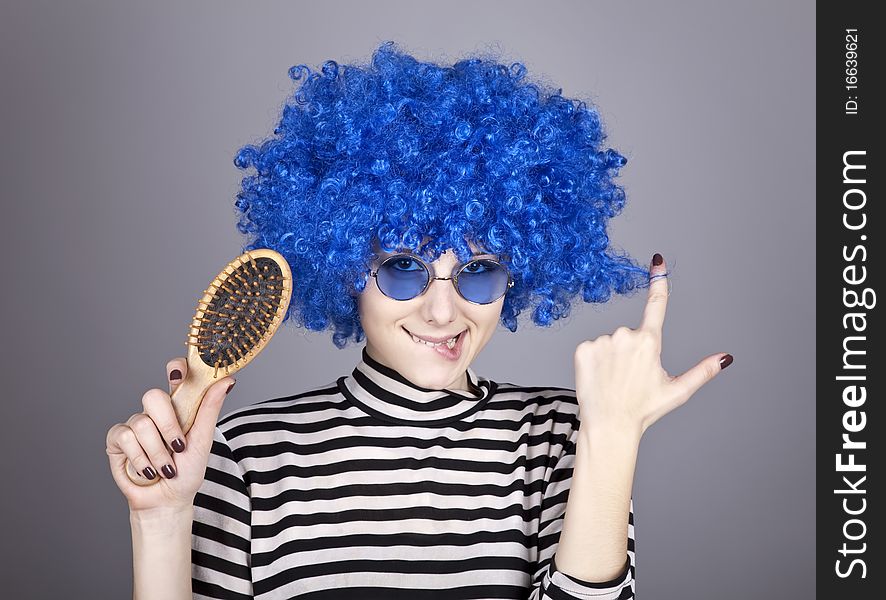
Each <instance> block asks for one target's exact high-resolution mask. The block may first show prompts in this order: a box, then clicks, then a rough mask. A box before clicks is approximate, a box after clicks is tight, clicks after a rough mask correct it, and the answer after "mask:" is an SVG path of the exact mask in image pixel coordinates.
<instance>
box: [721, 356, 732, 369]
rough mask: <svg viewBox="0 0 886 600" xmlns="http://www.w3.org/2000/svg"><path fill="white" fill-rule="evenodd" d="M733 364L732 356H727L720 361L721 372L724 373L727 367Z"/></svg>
mask: <svg viewBox="0 0 886 600" xmlns="http://www.w3.org/2000/svg"><path fill="white" fill-rule="evenodd" d="M731 364H732V355H731V354H727V355H726V356H724V357H723V358H721V359H720V370H721V371H722V370H723V369H725V368H726V367H728V366H729V365H731Z"/></svg>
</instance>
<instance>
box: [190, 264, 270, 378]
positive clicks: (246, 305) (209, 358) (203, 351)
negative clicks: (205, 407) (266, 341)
mask: <svg viewBox="0 0 886 600" xmlns="http://www.w3.org/2000/svg"><path fill="white" fill-rule="evenodd" d="M235 262H236V263H237V264H236V265H235V264H234V263H232V264H231V265H230V266H229V269H226V270H225V271H224V276H220V278H216V279H215V281H213V282H212V284H211V285H210V286H209V289H208V290H206V293H207V294H209V295H210V296H211V300H210V301H209V302H205V301H203V300H201V301H200V302H199V303H198V304H197V318H195V319H194V323H193V324H192V326H191V331H190V333H189V335H188V341H187V342H186V344H187V345H192V346H196V347H197V351H198V353H199V354H200V358H201V359H202V360H203V362H204V363H206V364H207V365H210V366H214V367H215V376H218V372H219V369H222V368H223V369H224V370H225V374H226V375H227V374H228V367H230V366H231V365H233V364H235V363H237V362H238V361H240V360H242V359H244V358H245V357H247V356H251V355H252V350H253V349H254V348H255V347H256V346H257V345H258V344H259V343H260V342H261V341H262V339H263V338H264V337H265V335H266V334H267V333H268V331H269V329H270V327H271V324H272V322H273V321H274V318H275V317H276V316H277V313H278V312H279V310H280V309H281V308H285V307H281V306H280V305H281V303H282V299H283V291H284V289H285V287H284V286H285V280H284V277H283V273H282V271H281V270H280V267H279V265H278V264H277V263H276V262H275V261H273V260H272V259H270V258H265V257H259V258H252V257H250V260H249V261H248V262H243V261H240V260H239V259H238V260H237V261H235Z"/></svg>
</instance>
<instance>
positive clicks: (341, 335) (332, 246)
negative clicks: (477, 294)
mask: <svg viewBox="0 0 886 600" xmlns="http://www.w3.org/2000/svg"><path fill="white" fill-rule="evenodd" d="M289 76H290V77H291V78H292V79H293V80H294V81H299V80H302V83H301V86H299V88H298V89H297V90H296V91H295V93H294V95H293V97H292V99H291V100H290V99H287V102H286V103H285V104H284V106H283V111H282V118H281V119H280V122H279V125H277V127H276V129H274V136H273V137H271V138H269V139H267V140H264V141H262V142H261V143H259V144H249V145H246V146H244V147H242V148H241V149H240V150H239V151H238V152H237V155H236V157H235V159H234V164H235V165H236V166H237V167H239V168H240V169H248V168H254V169H255V173H254V174H250V175H247V176H245V177H244V178H243V180H242V184H241V189H240V191H239V192H238V194H237V200H236V202H235V206H236V208H237V213H238V218H239V222H238V224H237V228H238V229H239V231H240V232H241V233H243V234H245V235H247V237H248V243H247V244H246V245H244V247H243V250H244V251H245V250H252V249H255V248H272V249H274V250H276V251H278V252H280V253H281V254H282V255H283V256H284V257H285V258H286V259H287V260H288V261H289V264H290V266H291V268H292V274H293V281H294V286H293V288H294V289H293V292H292V301H291V303H290V306H289V309H288V312H287V314H286V317H285V319H284V322H285V321H289V320H294V321H295V322H296V324H297V325H299V326H301V327H305V328H307V329H310V330H313V331H323V330H326V329H330V328H331V329H333V335H332V341H333V343H334V344H335V345H336V347H338V348H343V347H345V346H346V345H347V343H348V340H349V339H351V338H353V339H354V341H356V342H360V341H362V340H363V338H364V332H363V328H362V327H361V325H360V321H359V317H358V314H357V295H358V294H359V293H360V292H362V291H363V289H364V288H365V286H366V284H367V280H368V271H369V265H370V263H371V261H372V259H373V258H374V256H375V255H374V252H373V245H374V244H377V245H378V246H379V247H381V248H382V249H383V250H384V251H386V252H393V251H396V250H409V251H412V252H414V253H415V254H416V255H418V256H421V257H422V258H424V259H425V260H427V261H429V262H432V261H434V260H436V259H437V258H438V257H439V255H440V254H441V253H443V252H445V251H446V249H448V248H452V249H453V251H454V252H455V254H456V256H457V258H458V259H459V261H462V262H463V261H466V260H468V259H469V257H470V256H471V255H472V251H471V248H470V247H469V245H468V242H471V243H473V244H475V245H476V246H478V247H480V248H482V249H484V250H485V251H486V252H489V253H492V254H496V255H498V256H499V258H500V260H501V262H502V263H503V264H505V265H506V266H507V267H508V269H509V270H510V272H511V275H512V276H513V278H514V287H513V288H511V289H510V290H509V291H508V293H507V295H506V296H505V299H504V304H503V306H502V313H501V322H502V324H503V325H504V326H505V327H507V328H508V329H509V330H510V331H512V332H513V331H516V330H517V316H518V315H519V314H520V312H521V311H523V310H524V309H526V308H527V307H531V309H532V320H533V322H534V323H535V324H537V325H541V326H549V325H550V324H551V323H552V322H553V321H554V320H557V319H560V318H562V317H565V316H567V315H568V314H569V309H570V306H571V303H572V302H573V301H574V299H575V298H576V297H577V296H578V294H579V293H581V297H582V299H583V300H584V301H585V302H606V301H607V300H609V298H610V295H611V293H612V291H613V290H614V291H615V292H617V293H619V294H627V293H629V292H631V291H632V290H634V289H637V288H643V287H647V286H648V278H649V271H648V269H646V268H643V267H641V266H640V265H638V264H636V263H635V262H634V261H632V260H631V259H630V257H628V256H626V255H624V254H623V253H620V252H618V251H616V250H614V249H612V248H611V247H610V244H609V237H608V236H607V232H606V227H607V223H608V221H609V219H610V218H611V217H613V216H615V215H617V214H619V213H620V212H621V210H622V208H623V207H624V204H625V194H624V190H623V189H622V188H621V187H620V186H619V185H617V184H615V183H614V182H613V179H614V178H615V177H616V176H617V175H618V170H619V168H620V167H622V166H624V164H625V163H626V162H627V161H626V159H625V157H623V156H622V155H620V154H619V153H618V152H616V151H615V150H613V149H611V148H604V147H603V146H602V142H603V140H604V139H605V137H606V135H605V133H604V131H603V128H602V125H601V122H600V116H599V114H598V113H597V110H596V109H595V108H594V107H593V106H588V105H587V104H586V103H584V102H580V101H575V100H570V99H567V98H564V97H563V96H561V95H560V91H561V90H556V91H553V90H550V89H547V88H545V87H544V86H543V85H542V84H540V83H533V82H530V81H528V80H527V79H526V68H525V67H524V66H523V64H521V63H519V62H515V63H513V64H512V65H511V66H510V67H508V66H505V65H503V64H499V63H498V62H496V60H495V59H494V58H484V57H472V58H468V59H465V60H460V61H458V62H456V63H455V64H454V65H452V66H440V65H436V64H432V63H427V62H420V61H418V60H416V59H415V58H413V57H412V56H410V55H409V54H406V53H404V52H402V51H400V50H399V49H398V48H397V46H396V45H395V44H394V43H393V42H385V43H383V44H382V45H380V46H379V47H378V48H377V49H376V50H375V52H374V53H373V56H372V61H371V64H369V65H355V64H351V65H339V64H338V63H336V62H335V61H332V60H329V61H326V62H325V63H324V64H323V67H322V72H312V71H311V69H310V68H309V67H307V66H305V65H297V66H294V67H292V68H291V69H290V70H289ZM425 240H430V241H427V242H424V241H425ZM423 243H424V245H422V244H423Z"/></svg>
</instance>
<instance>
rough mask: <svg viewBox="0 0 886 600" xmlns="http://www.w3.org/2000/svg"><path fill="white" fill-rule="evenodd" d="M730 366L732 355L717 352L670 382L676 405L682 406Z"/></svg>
mask: <svg viewBox="0 0 886 600" xmlns="http://www.w3.org/2000/svg"><path fill="white" fill-rule="evenodd" d="M731 364H732V355H731V354H724V353H722V352H718V353H717V354H711V355H710V356H708V357H706V358H703V359H701V360H700V361H699V362H698V364H697V365H695V366H694V367H692V368H691V369H689V370H687V371H686V372H685V373H683V374H682V375H678V376H677V377H675V378H674V379H673V380H672V383H673V385H674V386H675V387H676V400H677V404H678V405H680V404H683V403H684V402H686V401H687V400H689V398H691V397H692V395H693V394H694V393H695V392H697V391H698V390H699V388H701V386H703V385H704V384H706V383H707V382H709V381H710V380H711V379H713V378H714V377H716V376H717V375H718V374H719V373H720V371H722V370H723V369H725V368H726V367H728V366H729V365H731Z"/></svg>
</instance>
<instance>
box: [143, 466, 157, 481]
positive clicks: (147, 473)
mask: <svg viewBox="0 0 886 600" xmlns="http://www.w3.org/2000/svg"><path fill="white" fill-rule="evenodd" d="M142 473H144V474H145V477H147V478H148V479H153V478H154V477H156V476H157V471H155V470H154V469H152V468H151V467H145V470H144V471H142Z"/></svg>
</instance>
